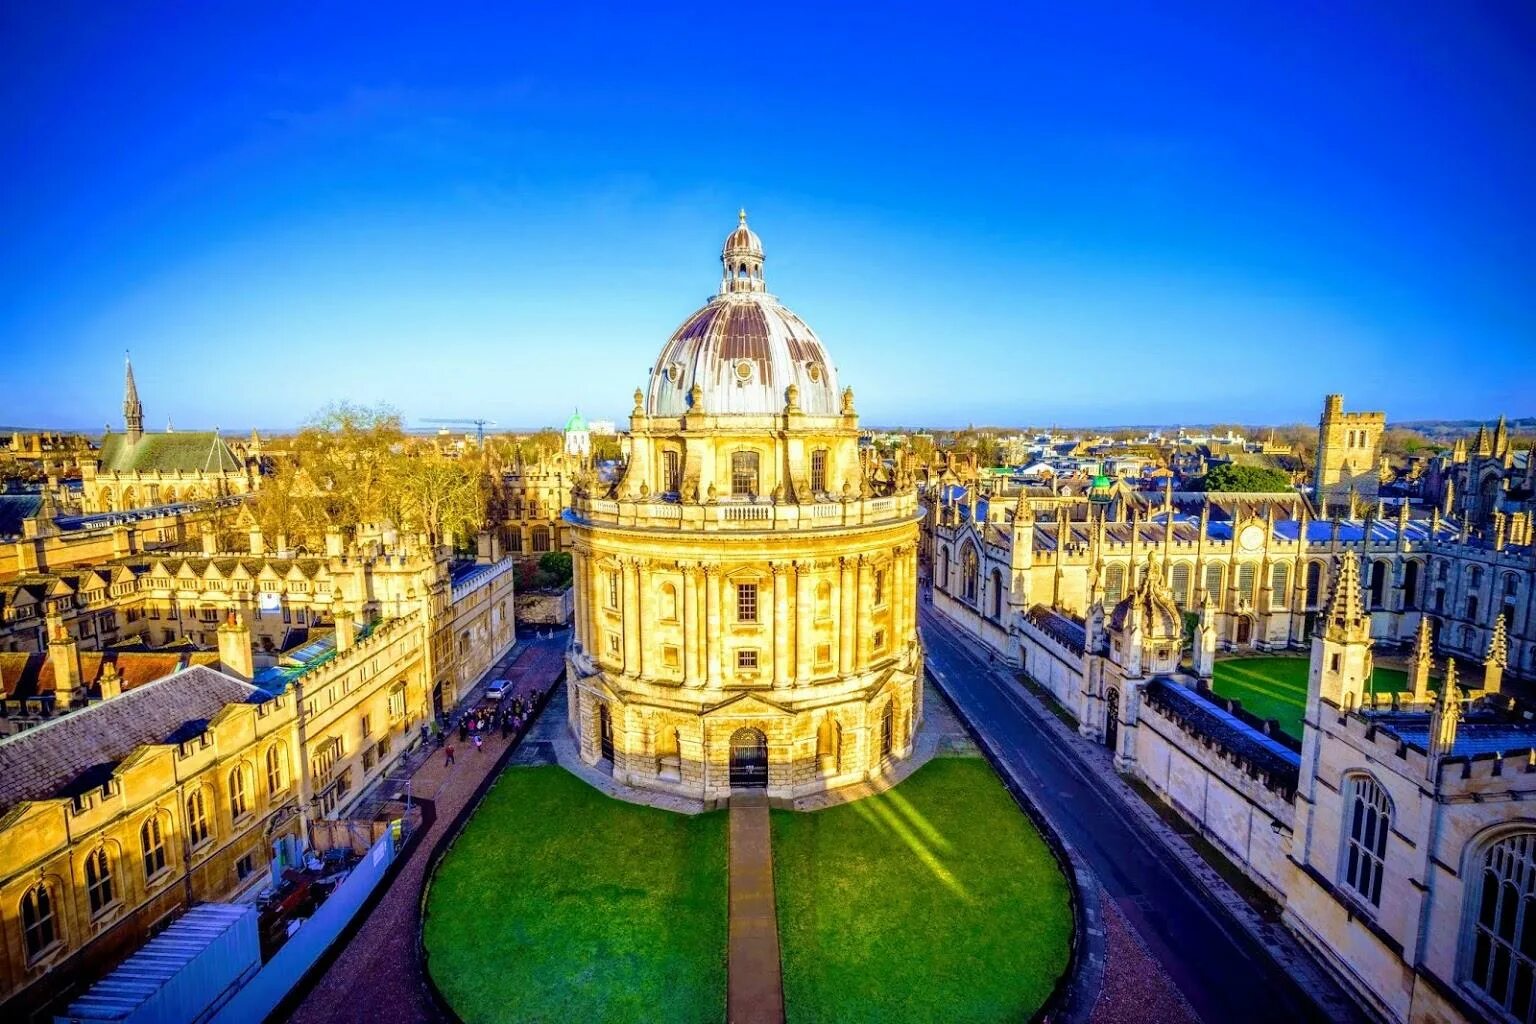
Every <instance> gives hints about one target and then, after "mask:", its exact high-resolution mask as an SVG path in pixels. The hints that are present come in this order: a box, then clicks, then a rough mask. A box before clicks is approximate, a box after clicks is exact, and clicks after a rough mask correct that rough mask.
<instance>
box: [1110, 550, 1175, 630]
mask: <svg viewBox="0 0 1536 1024" xmlns="http://www.w3.org/2000/svg"><path fill="white" fill-rule="evenodd" d="M1132 609H1135V610H1136V611H1137V612H1138V613H1139V617H1140V619H1141V626H1142V631H1143V636H1145V637H1146V638H1147V639H1149V640H1168V639H1173V638H1176V637H1180V636H1182V635H1183V632H1184V618H1183V616H1182V615H1181V614H1180V613H1179V606H1178V605H1177V604H1175V603H1174V600H1173V594H1171V593H1170V592H1169V590H1168V587H1167V585H1166V584H1165V583H1164V582H1163V576H1162V570H1161V569H1158V568H1157V567H1156V566H1155V565H1149V566H1148V571H1147V574H1146V576H1145V577H1144V578H1143V579H1142V581H1141V583H1140V585H1138V586H1137V587H1136V589H1135V590H1134V591H1133V592H1132V593H1131V595H1130V596H1129V597H1127V598H1125V600H1123V601H1121V602H1120V603H1119V604H1117V605H1115V607H1114V610H1113V611H1111V612H1110V613H1109V628H1110V629H1112V630H1115V631H1116V632H1122V631H1124V629H1125V628H1126V625H1127V624H1128V622H1129V620H1130V617H1131V610H1132Z"/></svg>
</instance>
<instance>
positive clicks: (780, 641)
mask: <svg viewBox="0 0 1536 1024" xmlns="http://www.w3.org/2000/svg"><path fill="white" fill-rule="evenodd" d="M770 568H771V569H772V570H773V685H774V686H783V685H784V684H785V683H787V682H788V681H789V580H788V579H786V578H785V576H786V574H787V573H791V572H794V566H793V565H790V564H788V563H785V562H774V563H773V565H772V566H771V567H770Z"/></svg>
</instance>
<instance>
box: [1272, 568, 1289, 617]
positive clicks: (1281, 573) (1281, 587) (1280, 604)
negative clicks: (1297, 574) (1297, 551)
mask: <svg viewBox="0 0 1536 1024" xmlns="http://www.w3.org/2000/svg"><path fill="white" fill-rule="evenodd" d="M1290 584H1291V567H1290V566H1288V565H1286V564H1285V563H1284V562H1276V563H1275V564H1274V565H1272V566H1270V569H1269V606H1270V607H1271V608H1284V607H1286V604H1287V601H1286V591H1287V590H1289V589H1290Z"/></svg>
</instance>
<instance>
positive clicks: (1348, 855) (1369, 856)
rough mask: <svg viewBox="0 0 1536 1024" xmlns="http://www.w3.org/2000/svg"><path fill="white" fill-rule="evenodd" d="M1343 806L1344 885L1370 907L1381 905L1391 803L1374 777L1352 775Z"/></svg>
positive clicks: (1390, 825)
mask: <svg viewBox="0 0 1536 1024" xmlns="http://www.w3.org/2000/svg"><path fill="white" fill-rule="evenodd" d="M1344 807H1345V825H1346V827H1347V832H1346V833H1345V836H1346V838H1345V841H1344V872H1343V874H1344V884H1345V885H1346V886H1348V887H1349V888H1351V889H1353V890H1354V891H1355V892H1356V893H1358V894H1359V895H1360V896H1361V897H1362V898H1364V899H1365V901H1366V902H1368V903H1370V904H1371V906H1373V907H1379V906H1381V874H1382V867H1383V865H1384V863H1385V861H1386V858H1387V833H1388V832H1389V831H1391V828H1392V804H1391V802H1390V801H1389V800H1388V799H1387V794H1386V791H1385V790H1383V789H1382V788H1381V786H1380V784H1379V783H1377V781H1376V780H1375V779H1373V778H1371V777H1370V776H1369V775H1351V776H1350V777H1349V784H1348V787H1347V788H1346V790H1345V802H1344Z"/></svg>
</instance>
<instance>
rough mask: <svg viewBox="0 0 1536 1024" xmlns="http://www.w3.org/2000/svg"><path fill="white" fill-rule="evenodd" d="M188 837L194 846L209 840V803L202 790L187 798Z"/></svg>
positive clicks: (196, 790)
mask: <svg viewBox="0 0 1536 1024" xmlns="http://www.w3.org/2000/svg"><path fill="white" fill-rule="evenodd" d="M187 836H188V838H190V839H191V840H192V845H193V846H197V845H198V844H199V843H201V842H203V841H204V840H206V839H207V838H208V803H207V801H206V800H205V799H204V798H203V791H202V790H201V789H195V790H193V791H192V795H191V796H189V797H187Z"/></svg>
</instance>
